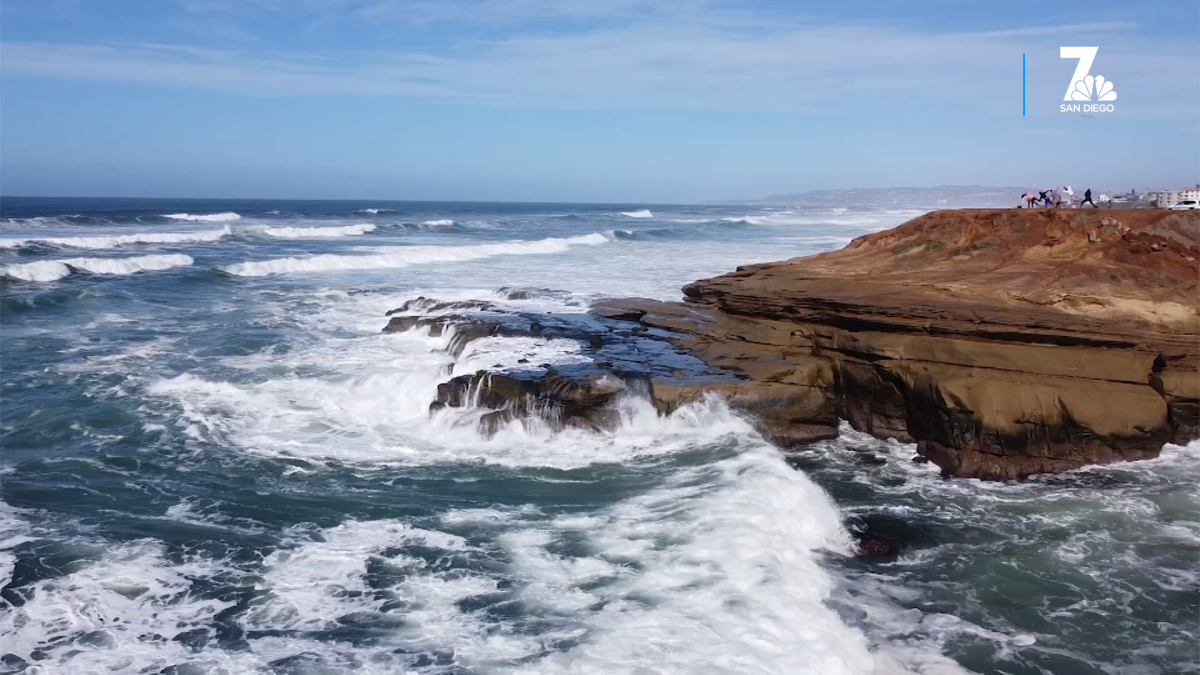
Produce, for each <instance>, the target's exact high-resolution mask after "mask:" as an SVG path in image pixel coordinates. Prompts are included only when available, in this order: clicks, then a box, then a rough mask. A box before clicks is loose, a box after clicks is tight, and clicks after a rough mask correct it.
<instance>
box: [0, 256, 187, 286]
mask: <svg viewBox="0 0 1200 675" xmlns="http://www.w3.org/2000/svg"><path fill="white" fill-rule="evenodd" d="M192 262H194V261H193V260H192V257H191V256H187V255H181V254H170V255H143V256H136V257H132V258H67V259H64V260H41V261H38V262H32V263H25V264H22V265H8V266H5V267H3V268H0V275H2V276H6V277H8V278H10V279H20V280H21V281H57V280H58V279H62V278H63V277H66V276H69V275H70V274H72V273H75V272H90V273H91V274H111V275H120V276H124V275H128V274H136V273H138V272H152V271H157V270H165V269H168V268H171V267H186V266H188V265H191V264H192Z"/></svg>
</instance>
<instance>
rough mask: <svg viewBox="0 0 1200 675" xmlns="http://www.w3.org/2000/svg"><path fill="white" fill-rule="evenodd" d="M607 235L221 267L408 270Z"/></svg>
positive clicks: (262, 271)
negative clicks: (418, 266) (419, 266)
mask: <svg viewBox="0 0 1200 675" xmlns="http://www.w3.org/2000/svg"><path fill="white" fill-rule="evenodd" d="M612 239H613V234H612V233H611V232H605V233H599V232H596V233H592V234H585V235H580V236H577V237H561V238H550V239H540V240H537V241H508V242H503V243H498V244H478V245H474V246H396V247H390V248H388V249H387V252H386V253H380V254H377V255H338V254H332V253H329V254H324V255H317V256H313V257H311V258H276V259H274V260H260V261H256V262H244V263H235V264H233V265H226V266H224V267H222V268H221V269H223V270H224V271H226V272H228V273H229V274H233V275H236V276H243V277H261V276H267V275H270V274H287V273H290V272H335V271H349V270H378V269H395V268H400V267H408V266H409V265H420V264H425V263H436V262H461V261H465V260H478V259H480V258H490V257H492V256H499V255H536V254H544V253H562V252H563V251H567V250H569V249H571V248H572V247H575V246H595V245H598V244H604V243H607V242H609V241H612Z"/></svg>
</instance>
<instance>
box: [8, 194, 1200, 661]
mask: <svg viewBox="0 0 1200 675" xmlns="http://www.w3.org/2000/svg"><path fill="white" fill-rule="evenodd" d="M0 210H2V211H3V213H2V214H0V216H2V217H3V219H4V220H3V221H0V267H3V275H4V276H3V279H2V280H0V303H2V304H0V350H2V351H0V359H2V362H0V366H2V370H3V373H2V382H0V384H2V385H3V389H2V393H3V401H2V410H0V416H2V419H0V443H2V449H3V456H2V467H3V474H0V476H2V487H3V500H4V501H3V507H2V508H3V510H2V511H0V581H2V582H3V583H4V585H3V589H2V590H0V598H2V602H3V604H2V605H0V652H2V653H3V655H2V657H0V658H2V661H0V663H3V666H2V667H3V669H5V670H11V671H17V672H21V671H25V672H45V673H51V672H71V673H75V672H153V673H158V672H168V673H206V672H229V673H241V672H280V673H337V672H360V673H372V672H381V673H382V672H418V673H493V672H531V673H532V672H604V673H610V672H617V673H619V672H629V673H635V672H636V673H641V672H678V673H697V672H705V673H760V672H761V673H871V672H875V673H902V672H926V673H953V672H963V671H964V670H965V671H971V672H981V673H1138V674H1141V673H1182V672H1193V671H1196V670H1197V669H1200V657H1198V655H1197V653H1196V641H1197V637H1198V636H1197V632H1198V631H1200V625H1198V624H1200V619H1198V617H1200V603H1198V601H1197V593H1198V592H1200V573H1198V571H1197V568H1198V564H1197V563H1198V556H1200V522H1198V521H1200V514H1198V510H1200V498H1198V496H1197V494H1196V483H1195V476H1196V475H1198V473H1197V472H1198V471H1200V445H1198V444H1192V445H1190V446H1188V447H1187V448H1180V447H1173V446H1171V447H1168V449H1167V450H1166V451H1165V452H1164V454H1163V457H1162V458H1161V459H1159V460H1154V461H1149V462H1140V463H1133V464H1125V465H1120V466H1115V467H1099V468H1092V469H1088V470H1084V471H1079V472H1074V473H1070V474H1064V475H1061V476H1054V477H1046V478H1042V479H1037V480H1032V481H1029V482H1025V483H1020V484H1003V483H980V482H977V481H944V480H941V479H939V478H938V477H937V475H936V472H935V471H934V470H933V469H931V468H929V466H928V465H922V464H917V463H914V462H913V461H912V457H913V455H914V449H913V448H912V446H906V445H902V444H896V443H889V442H883V441H878V440H875V439H871V438H868V437H865V436H862V435H860V434H856V433H854V432H852V431H847V433H846V434H845V435H844V436H843V437H842V438H841V439H839V440H837V441H835V442H827V443H820V444H816V445H813V446H810V447H808V448H805V449H802V450H800V451H797V452H794V453H788V454H784V453H781V452H780V451H778V450H776V449H774V448H772V447H770V446H769V445H768V444H766V443H765V442H764V441H763V440H762V439H761V438H759V437H758V436H757V435H756V434H755V433H754V432H753V431H752V429H751V428H750V427H749V425H747V424H746V423H745V422H744V421H743V420H741V419H739V418H738V417H737V416H736V415H733V414H731V413H730V412H729V411H728V410H726V409H725V408H724V406H723V405H722V404H721V402H720V401H719V400H715V399H713V400H709V401H705V402H703V403H700V404H697V405H694V406H692V407H689V408H685V409H683V410H681V411H679V412H678V413H676V414H675V415H673V416H671V417H669V418H662V417H659V416H658V415H657V414H655V413H654V411H653V410H652V408H651V407H650V406H649V405H648V403H647V402H645V401H644V400H640V399H638V398H637V397H635V396H633V397H630V398H628V399H627V400H625V401H624V402H623V403H622V420H623V421H622V424H621V426H620V428H619V429H618V430H617V431H615V432H611V433H584V432H581V431H566V432H559V433H554V432H551V431H550V430H548V429H545V428H542V427H540V426H538V425H536V424H530V425H520V424H514V425H512V426H510V427H509V428H506V429H503V430H501V432H500V433H498V434H496V435H495V436H494V437H490V438H484V437H481V436H480V435H479V433H478V432H477V431H476V429H475V421H476V420H477V418H478V417H479V415H480V414H481V413H482V412H483V411H479V410H470V409H465V410H464V409H458V410H443V411H440V412H438V413H436V414H432V415H431V414H430V412H429V403H430V401H431V400H432V399H433V395H434V393H435V391H436V387H437V385H438V384H439V383H440V382H444V381H446V380H447V379H449V378H450V377H451V376H452V374H461V373H466V372H472V371H474V370H477V369H493V370H503V369H505V368H513V367H517V364H519V363H521V362H523V361H524V362H531V363H572V362H586V361H587V360H588V359H589V356H588V353H587V351H586V349H584V348H583V346H581V345H579V344H577V343H575V342H573V341H571V340H564V339H557V340H555V339H533V338H499V337H497V338H488V339H485V340H481V341H478V342H475V343H472V345H471V347H470V348H469V349H468V350H467V351H465V352H464V353H463V354H462V355H460V356H458V357H453V356H451V355H449V354H448V353H446V352H445V351H444V348H445V346H446V344H447V336H438V337H431V336H429V335H428V334H426V333H424V332H423V331H413V332H409V333H401V334H383V333H381V332H380V329H381V328H382V327H383V325H384V324H385V323H386V321H387V319H386V317H385V316H384V314H385V313H386V312H387V311H388V310H390V309H393V308H396V307H398V306H400V305H402V304H403V303H404V302H405V301H406V300H410V299H412V298H415V297H418V296H422V295H423V296H427V297H434V298H439V299H446V300H466V299H474V300H487V301H489V302H492V303H493V305H494V307H495V308H497V311H502V312H514V313H521V314H523V315H550V314H553V315H556V316H557V317H568V318H569V317H574V316H581V315H583V314H584V313H586V310H587V307H588V305H589V304H590V303H591V302H592V301H593V300H595V299H597V298H600V297H605V296H612V295H642V296H649V297H656V298H662V299H676V298H678V297H679V295H680V294H679V287H680V286H681V285H683V284H684V283H686V282H688V281H691V280H693V279H696V278H700V277H704V276H711V275H714V274H718V273H722V272H725V271H729V270H731V269H732V268H733V267H735V266H737V265H739V264H746V263H750V262H756V261H765V260H775V259H780V258H785V257H792V256H798V255H806V254H809V253H814V252H817V251H821V250H828V249H833V248H838V247H840V246H842V245H844V244H845V243H846V242H848V241H849V239H850V238H852V237H854V236H857V235H859V234H862V233H865V232H869V231H873V230H877V229H882V228H886V227H891V226H893V225H895V224H898V223H900V222H903V221H904V220H906V219H908V218H910V217H912V216H914V215H916V214H918V213H920V211H919V210H904V209H866V208H854V207H837V208H830V207H807V208H802V207H795V208H773V209H766V208H761V207H756V206H746V205H729V206H655V205H641V204H629V205H623V206H613V205H600V206H597V205H580V204H526V205H521V204H474V203H471V204H466V203H461V204H452V203H386V202H362V203H352V202H282V201H279V202H270V201H193V202H188V201H154V200H35V199H17V198H6V199H4V200H3V203H2V204H0ZM515 291H520V292H515ZM863 529H866V530H868V531H871V532H876V533H883V534H886V535H888V536H894V537H896V538H899V539H901V540H903V541H904V542H905V543H906V544H907V546H908V547H907V549H906V550H905V552H904V553H903V554H902V555H900V556H898V557H894V558H855V557H852V556H849V555H848V554H849V552H850V551H851V546H852V533H853V531H856V530H863Z"/></svg>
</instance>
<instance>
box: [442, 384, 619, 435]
mask: <svg viewBox="0 0 1200 675" xmlns="http://www.w3.org/2000/svg"><path fill="white" fill-rule="evenodd" d="M625 389H626V384H625V383H624V382H623V381H621V380H620V379H618V378H616V377H614V376H612V375H608V374H597V373H591V374H581V375H577V376H572V375H571V374H567V373H562V372H559V371H556V370H554V369H553V368H551V369H548V370H546V371H545V372H535V371H516V372H508V373H498V372H489V371H484V370H481V371H478V372H475V373H472V374H470V375H460V376H458V377H456V378H454V379H452V380H450V381H449V382H445V383H442V384H440V385H438V393H437V400H435V401H434V403H433V404H432V406H433V407H431V410H440V409H442V408H444V407H454V408H461V407H480V408H491V409H492V412H489V413H486V414H485V415H484V416H483V418H482V419H481V421H480V428H481V430H482V431H483V432H484V433H489V434H490V433H495V431H496V430H498V429H499V428H501V427H503V426H504V425H506V424H508V423H509V422H511V421H512V420H517V419H525V418H531V417H536V418H538V419H540V420H542V421H544V422H545V423H547V424H549V425H550V426H551V428H553V429H562V428H565V427H575V428H581V429H589V430H597V431H599V430H611V429H614V428H616V425H617V423H618V422H619V414H618V412H617V410H616V409H615V408H614V407H613V406H612V404H613V403H614V402H615V401H616V398H617V396H618V395H620V394H621V393H622V392H624V391H625Z"/></svg>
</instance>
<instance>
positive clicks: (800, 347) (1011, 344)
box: [597, 209, 1200, 479]
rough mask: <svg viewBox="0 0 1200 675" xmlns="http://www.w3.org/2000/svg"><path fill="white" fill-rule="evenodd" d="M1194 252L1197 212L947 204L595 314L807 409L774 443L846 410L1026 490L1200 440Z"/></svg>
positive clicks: (943, 458)
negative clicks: (653, 334) (847, 240)
mask: <svg viewBox="0 0 1200 675" xmlns="http://www.w3.org/2000/svg"><path fill="white" fill-rule="evenodd" d="M1198 260H1200V214H1197V213H1193V212H1166V211H1122V212H1111V211H1100V210H1087V211H1083V210H1073V211H1041V210H1029V211H1026V210H1012V209H1006V210H959V211H941V212H933V213H930V214H927V215H925V216H922V217H920V218H917V219H915V220H913V221H910V222H908V223H906V224H904V225H901V226H900V227H897V228H895V229H892V230H888V231H885V232H878V233H874V234H870V235H867V236H864V237H860V238H858V239H855V240H854V241H853V242H852V243H851V244H850V245H849V246H847V247H846V248H844V249H842V250H840V251H834V252H830V253H824V254H821V255H817V256H812V257H807V258H797V259H793V260H788V261H785V262H779V263H767V264H762V265H753V266H747V267H742V268H738V270H737V271H736V272H734V273H731V274H727V275H724V276H721V277H716V278H714V279H706V280H702V281H697V282H695V283H693V284H690V285H688V286H686V287H685V288H684V293H685V294H686V296H687V298H688V301H689V302H688V303H683V304H669V303H653V302H645V301H617V302H614V303H606V304H604V305H602V306H601V307H599V308H597V311H598V312H600V313H602V314H607V315H622V312H623V315H624V316H626V317H628V318H633V317H634V316H636V317H637V318H638V320H639V321H640V322H642V323H644V324H647V325H652V326H658V327H663V328H670V329H673V330H676V331H680V332H682V333H685V334H686V335H687V337H685V338H682V339H681V340H680V341H679V343H680V344H682V345H684V346H686V347H687V348H689V349H690V350H691V351H692V352H693V353H694V354H696V355H697V356H699V357H700V358H701V359H702V360H704V361H705V362H707V363H710V364H715V365H719V366H722V367H725V368H729V369H732V370H733V371H735V372H738V373H739V374H741V375H743V376H744V377H745V378H746V381H745V382H744V383H743V384H742V386H743V388H746V389H753V386H751V385H750V384H749V383H761V386H764V387H767V388H769V389H770V390H771V391H772V395H771V396H770V397H768V398H772V397H773V398H775V399H778V400H784V399H788V400H791V399H797V400H799V399H803V400H805V401H808V402H809V404H808V406H807V407H804V406H802V405H792V404H788V405H783V406H781V407H782V408H786V409H787V410H788V411H787V413H786V415H785V416H787V417H789V418H790V419H793V420H795V422H796V425H797V426H795V427H793V429H792V430H791V431H789V429H788V425H786V424H782V425H776V424H770V423H768V424H767V425H766V426H767V427H768V428H767V429H766V431H768V433H771V432H772V431H774V433H775V435H776V436H778V437H779V438H780V440H786V439H788V438H789V437H790V438H791V440H794V441H800V440H805V437H806V436H812V437H816V436H819V435H821V434H822V433H831V432H832V429H833V427H832V425H833V423H834V418H835V417H838V416H840V417H842V418H843V419H846V420H848V421H849V422H850V424H851V425H853V426H854V427H855V428H856V429H859V430H862V431H866V432H869V433H872V434H874V435H876V436H880V437H889V436H890V437H895V438H898V439H902V440H910V441H914V440H915V441H916V442H917V443H918V444H919V449H920V452H921V453H922V454H923V455H925V456H926V457H928V458H929V459H931V460H932V461H934V462H936V463H937V464H938V465H939V466H941V467H942V469H943V472H944V473H946V474H947V475H954V476H971V477H979V478H994V479H1000V478H1019V477H1023V476H1028V475H1030V474H1033V473H1041V472H1053V471H1063V470H1068V469H1073V468H1077V467H1080V466H1083V465H1085V464H1092V463H1106V462H1112V461H1118V460H1131V459H1142V458H1147V457H1154V456H1156V455H1157V454H1158V452H1159V450H1160V449H1161V447H1162V444H1163V443H1165V442H1184V441H1186V440H1187V439H1189V438H1191V437H1194V436H1195V435H1196V431H1197V422H1198V419H1197V418H1198V399H1200V374H1198V373H1197V365H1198V353H1200V344H1198V343H1200V296H1198V293H1200V288H1198V280H1200V261H1198ZM661 386H662V387H669V386H670V383H669V382H666V383H662V385H661ZM785 392H791V393H785ZM831 408H832V410H831ZM780 412H782V411H777V414H776V416H777V417H778V414H779V413H780ZM768 421H769V420H768ZM770 427H778V428H776V429H774V430H772V429H771V428H770Z"/></svg>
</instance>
